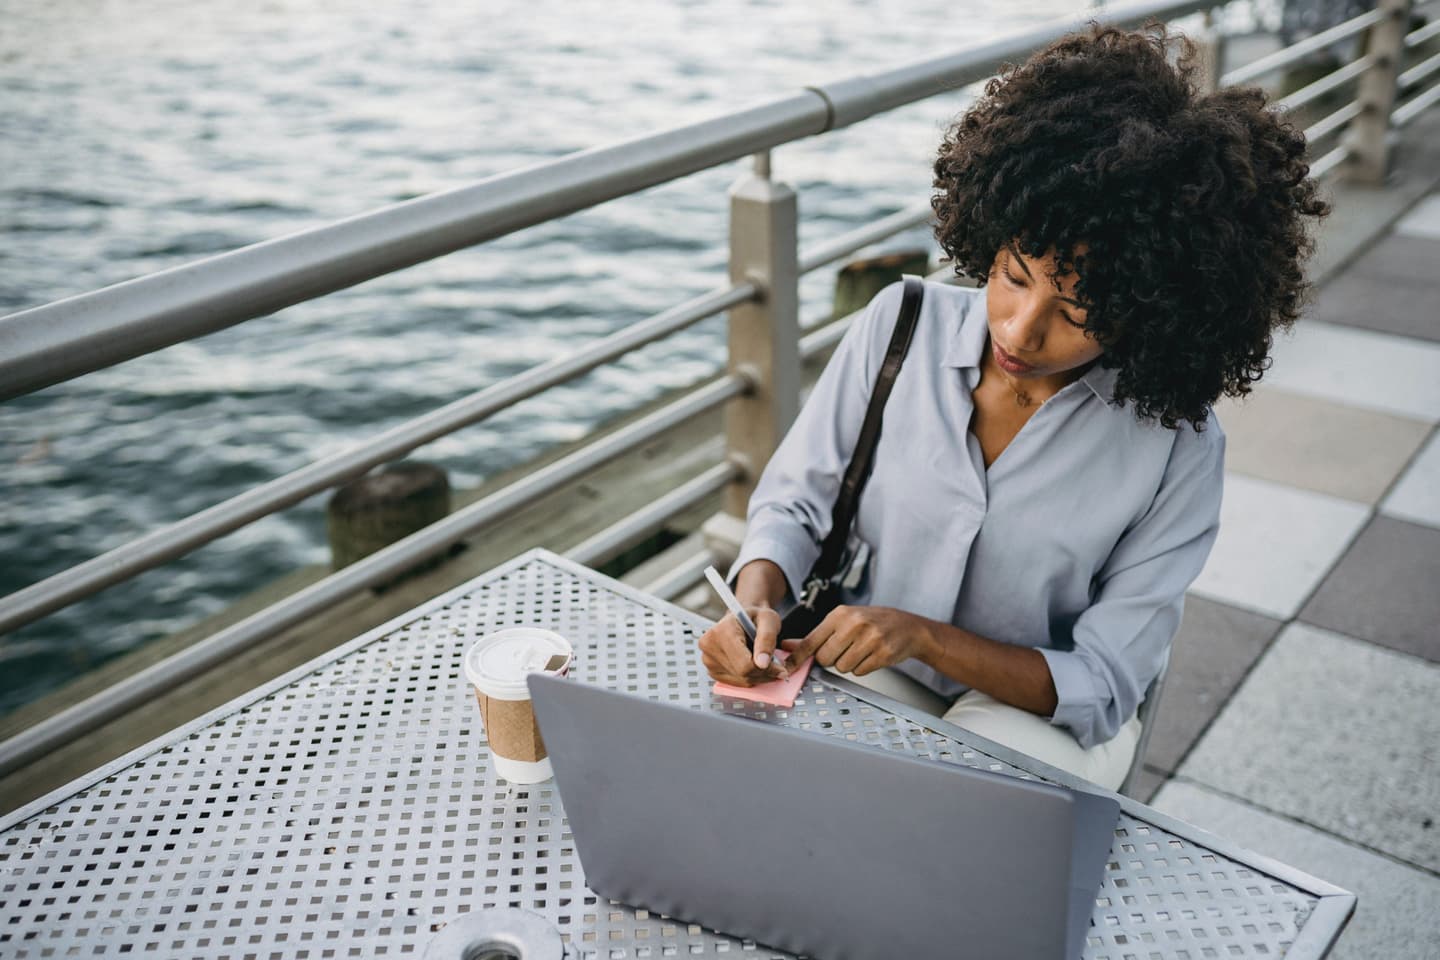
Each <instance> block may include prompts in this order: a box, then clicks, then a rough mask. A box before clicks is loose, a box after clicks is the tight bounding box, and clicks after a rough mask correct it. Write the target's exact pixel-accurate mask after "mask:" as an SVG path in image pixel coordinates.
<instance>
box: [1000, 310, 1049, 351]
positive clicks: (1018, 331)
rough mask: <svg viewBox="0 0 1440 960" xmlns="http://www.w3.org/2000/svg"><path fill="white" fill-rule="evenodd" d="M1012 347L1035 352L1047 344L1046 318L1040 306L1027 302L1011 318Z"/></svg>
mask: <svg viewBox="0 0 1440 960" xmlns="http://www.w3.org/2000/svg"><path fill="white" fill-rule="evenodd" d="M1008 326H1009V328H1010V345H1011V347H1012V348H1013V349H1016V350H1026V351H1030V352H1034V351H1036V350H1039V349H1040V348H1041V347H1042V346H1044V344H1045V317H1044V312H1043V310H1042V308H1041V307H1040V305H1038V304H1035V303H1031V302H1028V301H1027V302H1025V303H1023V304H1021V306H1020V309H1019V310H1017V311H1015V313H1014V314H1012V315H1011V317H1010V323H1009V324H1008Z"/></svg>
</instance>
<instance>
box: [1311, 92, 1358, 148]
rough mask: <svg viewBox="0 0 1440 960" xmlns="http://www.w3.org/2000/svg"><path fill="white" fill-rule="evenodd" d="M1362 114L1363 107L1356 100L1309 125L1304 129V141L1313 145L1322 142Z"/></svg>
mask: <svg viewBox="0 0 1440 960" xmlns="http://www.w3.org/2000/svg"><path fill="white" fill-rule="evenodd" d="M1364 112H1365V105H1364V104H1363V103H1361V102H1360V101H1359V100H1356V101H1355V102H1354V103H1348V104H1346V105H1345V106H1343V107H1341V108H1340V109H1339V110H1336V111H1335V112H1334V113H1331V114H1328V115H1326V116H1325V117H1324V118H1322V119H1320V120H1316V121H1315V122H1314V123H1312V124H1310V126H1308V127H1306V128H1305V140H1306V141H1307V142H1308V143H1315V142H1316V141H1318V140H1322V139H1324V138H1325V137H1328V136H1330V135H1331V134H1332V133H1334V132H1335V131H1337V130H1339V129H1340V128H1341V127H1343V126H1345V124H1347V123H1349V122H1350V121H1351V120H1354V119H1355V118H1356V117H1358V116H1360V114H1362V113H1364Z"/></svg>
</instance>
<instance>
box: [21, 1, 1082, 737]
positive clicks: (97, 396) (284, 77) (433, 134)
mask: <svg viewBox="0 0 1440 960" xmlns="http://www.w3.org/2000/svg"><path fill="white" fill-rule="evenodd" d="M1087 6H1088V4H1087V3H1084V2H1074V0H1071V2H1066V0H1019V2H1002V0H971V2H968V3H964V4H959V3H953V2H952V3H943V2H937V0H912V2H908V3H899V2H893V0H892V2H886V0H815V2H811V3H798V2H779V0H770V2H765V0H711V2H704V3H702V2H678V0H668V2H667V0H636V2H624V0H605V2H600V0H566V2H563V3H544V2H540V3H536V2H525V3H521V2H516V0H488V2H483V3H469V4H457V3H450V2H444V0H411V2H408V3H403V4H361V3H330V4H316V3H311V2H300V0H271V2H260V3H255V4H197V3H194V2H191V0H185V2H181V0H130V2H124V3H121V2H110V3H102V2H94V0H90V2H85V0H74V2H68V3H60V4H40V3H34V2H31V0H0V22H3V24H4V28H3V30H0V130H3V134H0V238H3V242H0V313H10V312H13V311H15V310H19V309H23V308H26V307H31V306H36V305H39V304H43V303H47V302H50V301H52V300H56V299H59V298H62V297H65V296H70V295H73V294H77V293H83V292H86V291H89V290H92V289H95V288H98V287H101V286H104V285H107V284H111V283H116V282H118V281H121V280H125V279H128V278H131V277H135V276H140V275H143V274H147V273H152V272H154V271H156V270H160V269H162V268H165V267H170V266H174V265H177V264H181V263H186V262H189V261H193V260H196V259H198V258H201V257H203V256H205V255H207V254H212V253H216V252H220V251H224V250H229V249H232V248H234V247H237V246H241V245H244V244H247V243H253V242H255V241H258V240H264V239H267V238H271V237H276V236H281V235H283V234H286V233H290V232H293V231H296V230H300V229H304V228H307V227H313V226H317V225H320V224H324V223H328V222H331V221H333V220H336V219H339V218H342V217H345V216H349V215H353V214H356V213H361V212H365V211H367V210H371V209H374V208H376V207H379V206H382V205H384V204H387V203H391V202H394V201H398V200H403V199H406V198H409V197H414V196H418V195H421V194H425V193H429V192H432V191H436V190H443V189H448V188H452V187H456V186H461V185H465V184H469V183H472V182H474V181H476V180H479V179H481V178H483V177H486V176H489V175H492V174H495V173H499V172H503V171H507V170H511V169H514V168H516V167H520V166H526V165H531V164H534V163H537V162H541V161H544V160H546V159H548V158H552V157H557V156H560V155H562V154H566V153H569V152H571V151H574V150H579V149H582V148H585V147H590V146H595V145H599V144H604V143H608V142H612V141H615V140H618V139H624V138H629V137H634V136H640V135H643V134H646V133H650V132H654V131H657V130H660V129H664V128H666V127H672V126H676V125H679V124H683V123H689V122H693V121H696V120H700V119H704V118H706V117H709V116H714V115H716V114H718V113H722V112H728V111H730V110H733V109H735V108H737V107H738V106H741V105H744V104H746V103H747V102H753V101H755V100H759V99H768V98H771V97H774V96H778V95H782V94H787V93H791V92H793V91H794V90H795V89H797V88H798V87H801V86H803V85H806V84H814V83H824V82H828V81H830V80H835V79H840V78H843V77H846V76H850V75H853V74H857V73H863V72H870V71H875V70H880V69H884V68H887V67H891V66H895V65H899V64H901V63H904V62H907V61H911V60H917V59H920V58H923V57H925V56H929V55H933V54H937V53H943V52H948V51H951V50H954V49H957V48H960V47H964V46H968V45H971V44H974V43H978V42H981V41H984V40H986V39H988V38H990V37H993V36H998V35H1000V34H1003V33H1007V32H1010V31H1012V30H1017V29H1021V28H1023V27H1025V26H1027V25H1029V24H1033V23H1035V22H1038V21H1041V20H1044V19H1049V18H1051V17H1054V16H1058V15H1060V14H1063V13H1068V12H1071V11H1074V10H1077V9H1084V8H1085V7H1087ZM962 105H963V100H962V95H960V94H957V95H955V96H953V97H948V98H936V99H933V100H931V101H928V102H927V103H924V104H920V105H917V106H912V107H909V108H907V109H905V110H902V111H897V112H895V113H893V114H890V115H887V116H885V117H882V118H878V119H876V120H872V121H869V122H866V123H864V124H861V125H860V126H858V127H855V128H852V129H850V130H847V131H843V132H841V133H838V134H834V135H830V136H827V137H824V138H821V139H817V140H813V141H807V142H802V143H799V144H795V145H791V146H787V147H784V148H782V149H780V150H779V151H777V152H776V155H775V158H774V164H775V174H776V176H777V177H779V178H781V179H784V180H786V181H787V182H789V183H791V184H792V185H794V186H796V187H797V188H798V189H799V190H800V197H801V200H800V202H801V217H802V224H801V235H802V240H809V241H812V242H813V241H815V240H818V239H822V238H824V237H828V236H831V235H833V234H834V233H836V232H839V231H842V230H844V229H847V228H850V227H853V226H856V225H859V224H860V223H863V222H866V221H868V220H871V219H874V218H875V217H877V216H881V215H883V214H886V213H889V212H892V211H894V210H896V209H899V208H900V207H902V206H908V205H909V204H911V203H914V202H916V201H917V200H920V199H923V198H924V197H925V196H926V195H927V194H928V189H929V163H930V158H931V153H932V151H933V150H934V147H935V145H936V143H937V142H938V139H939V134H940V131H941V129H942V128H943V126H944V125H945V123H946V122H947V121H948V120H950V119H951V118H952V117H953V116H954V115H955V114H956V113H957V112H958V110H959V109H960V108H961V107H962ZM738 173H739V167H738V165H734V164H732V165H728V166H726V167H723V168H720V169H717V170H713V171H708V172H705V173H702V174H697V175H695V176H692V177H689V178H687V179H685V180H682V181H678V182H676V183H673V184H668V185H666V186H663V187H660V188H657V189H654V190H651V191H648V192H647V193H645V194H643V195H640V196H638V197H631V198H626V199H624V200H619V201H614V202H612V203H609V204H606V205H604V206H602V207H600V208H597V209H594V210H591V211H587V212H584V213H581V214H577V215H575V216H572V217H569V218H566V219H565V220H563V221H559V222H556V223H552V224H548V225H544V226H541V227H538V228H535V229H532V230H528V231H524V232H522V233H520V234H517V235H515V236H512V237H508V238H505V239H503V240H501V241H498V242H495V243H490V244H486V245H484V246H482V247H479V248H476V249H472V250H468V251H464V252H462V253H459V254H455V255H452V256H449V257H446V258H443V259H441V260H439V261H435V262H432V263H429V264H425V265H422V266H420V267H416V268H413V269H411V270H407V271H404V272H402V273H400V274H396V275H393V276H390V277H386V278H382V279H379V280H375V281H372V282H370V283H367V284H363V285H361V286H359V287H355V288H353V289H350V290H347V291H344V292H341V293H339V294H335V295H332V296H330V297H326V298H323V299H321V300H318V301H314V302H311V303H307V304H302V305H300V306H297V307H293V308H291V309H288V310H285V311H283V312H281V313H279V314H276V315H274V316H271V317H266V318H263V319H259V320H252V321H250V322H249V323H246V324H243V325H241V326H239V327H236V328H233V329H230V330H227V331H224V332H222V333H218V334H215V335H213V336H210V337H206V338H204V339H202V340H198V341H194V342H191V343H186V344H182V345H179V346H175V347H171V348H169V349H167V350H163V351H161V352H159V353H157V354H153V355H151V356H148V357H144V358H141V359H138V360H134V361H131V362H129V363H125V364H122V365H120V366H118V367H115V368H112V369H110V370H105V371H101V372H99V373H95V374H91V375H89V376H86V377H82V378H80V379H78V380H75V381H73V382H71V383H68V384H64V385H61V386H58V387H54V388H51V389H49V390H45V391H42V392H40V393H37V394H34V395H31V396H28V397H24V398H21V399H19V400H14V401H10V402H8V403H6V404H4V405H3V406H0V558H3V559H0V594H3V593H9V592H11V591H13V590H15V589H18V588H20V587H22V586H25V585H27V584H29V583H32V582H34V581H36V580H38V579H40V578H42V577H45V576H47V575H49V574H52V573H55V572H57V571H60V570H63V569H65V568H66V567H69V566H71V565H73V564H75V563H77V562H79V561H81V560H84V559H87V558H88V557H91V556H93V555H94V554H96V553H98V552H100V551H103V550H106V549H109V548H111V547H115V546H118V545H120V544H122V543H125V542H126V541H128V540H131V539H133V538H134V537H136V536H138V535H140V534H142V533H144V532H146V531H149V530H151V529H154V528H155V527H156V526H158V525H160V524H164V523H167V522H170V521H173V520H177V519H180V518H182V517H184V516H186V515H188V514H190V513H192V512H194V511H196V510H199V509H201V508H203V507H206V506H208V505H210V504H213V503H215V502H217V501H219V500H222V499H224V498H226V497H228V496H231V495H233V494H235V493H237V492H240V491H242V490H244V489H246V488H248V487H251V486H253V485H255V484H257V483H260V482H262V481H264V480H267V479H270V478H272V477H275V476H278V475H280V474H282V473H284V472H286V471H289V470H293V469H295V468H297V467H300V466H303V465H304V464H306V463H308V462H310V461H311V460H313V459H315V458H317V457H319V456H323V455H325V454H327V453H331V452H333V451H335V450H338V449H340V448H342V447H345V446H347V445H349V444H352V443H354V442H356V441H358V440H359V439H361V438H363V437H366V436H369V435H371V434H374V433H376V432H378V431H379V430H382V429H384V428H386V427H388V426H391V425H394V424H396V423H398V422H400V421H402V420H404V419H407V418H410V417H413V416H415V415H417V414H420V413H423V412H425V411H428V410H431V409H433V408H435V407H437V406H440V405H441V404H444V403H447V402H449V401H451V400H454V399H456V398H458V397H461V396H464V395H466V394H468V393H471V392H473V391H475V390H477V389H481V388H483V387H485V386H487V385H489V384H492V383H494V382H495V381H497V380H499V379H500V378H503V377H505V376H508V375H511V374H514V373H516V372H518V371H520V370H523V369H525V368H526V367H529V366H532V365H534V364H536V363H540V362H542V361H544V360H546V359H549V358H551V357H553V356H555V355H556V354H558V353H560V352H562V351H566V350H569V349H573V348H574V347H575V346H576V345H577V344H578V343H580V342H581V341H583V340H585V339H589V338H593V337H598V336H601V335H603V334H605V333H608V332H610V331H612V330H615V329H617V328H619V327H621V326H624V325H626V324H628V323H632V322H634V321H636V320H639V319H641V318H643V317H645V316H647V315H649V314H651V313H653V312H656V311H658V310H661V309H664V308H665V307H667V306H671V305H673V304H674V303H676V302H678V301H680V300H682V299H684V298H685V297H688V296H691V295H693V294H696V293H699V292H702V291H704V290H708V289H711V288H713V287H714V286H716V285H718V284H719V283H721V282H722V281H723V278H724V273H725V249H726V236H725V229H726V201H725V191H726V188H727V186H728V185H729V183H731V182H732V181H733V180H734V179H735V177H736V176H737V175H738ZM908 239H910V240H913V241H916V242H926V241H925V238H924V235H923V233H916V234H914V235H912V236H911V237H909V238H908ZM804 293H805V296H806V302H807V312H806V315H807V316H816V315H819V314H820V313H823V311H824V308H825V301H826V299H827V298H828V294H829V280H828V279H827V277H826V276H814V277H812V278H810V279H809V280H808V281H807V283H806V286H805V290H804ZM720 323H721V322H720V321H719V320H712V321H709V322H707V323H706V324H704V325H702V326H700V327H697V328H695V329H694V330H692V331H690V332H689V333H687V334H685V335H681V336H677V337H674V338H672V339H670V340H668V341H666V342H665V343H662V344H658V345H655V346H652V347H650V348H647V349H646V350H644V351H641V352H639V353H637V354H634V355H632V356H630V357H629V358H627V359H626V360H625V361H624V362H622V363H619V364H616V365H614V366H611V367H608V368H605V369H603V370H600V371H597V372H596V373H594V374H592V375H590V376H589V377H586V378H585V379H584V380H581V381H579V382H577V383H576V384H574V385H573V387H571V388H567V389H564V390H559V391H553V392H551V393H549V394H547V395H545V396H543V397H539V398H536V399H534V400H532V401H530V402H527V403H525V404H523V405H521V406H519V407H517V408H515V409H514V410H512V411H510V412H508V413H507V414H505V415H502V416H499V417H496V418H494V419H492V420H490V421H487V422H486V423H483V424H480V425H477V426H475V427H472V428H470V429H468V430H465V431H462V432H461V433H459V434H456V435H454V436H452V437H450V438H447V439H445V440H443V441H440V442H437V443H435V444H432V445H431V446H429V447H426V448H424V449H423V450H422V451H421V455H422V456H424V457H425V458H427V459H433V460H438V461H440V462H443V463H444V464H445V465H446V466H447V467H448V468H449V469H450V471H451V477H452V480H453V482H455V483H456V484H458V485H461V486H468V485H473V484H475V483H476V482H478V481H479V480H481V479H483V478H484V477H485V476H487V475H489V474H492V473H494V472H496V471H498V470H500V469H503V468H505V467H508V466H511V465H513V464H515V463H517V462H519V461H521V460H523V459H526V458H529V457H531V456H533V455H535V454H536V453H537V452H539V451H541V450H543V449H544V448H546V447H547V446H549V445H552V444H555V443H558V442H563V441H566V440H570V439H573V438H575V437H577V436H580V435H582V434H583V433H585V432H586V431H587V430H588V429H590V428H591V427H593V426H594V425H596V424H597V423H601V422H603V421H605V420H606V419H608V418H610V417H612V416H613V415H615V414H617V413H619V412H621V411H624V410H627V409H630V408H633V407H635V406H636V405H638V404H640V403H642V402H644V401H645V400H647V399H650V398H651V397H653V396H655V395H656V394H657V393H658V392H660V391H661V390H663V389H666V388H669V387H674V386H678V385H682V384H687V383H690V382H693V381H695V380H697V379H699V378H701V377H703V376H705V375H706V374H708V373H709V372H711V371H713V370H714V369H715V368H716V367H717V366H718V365H719V364H720V363H721V360H722V357H723V330H722V327H721V325H720ZM323 527H324V518H323V498H321V497H316V498H313V499H312V500H311V501H308V502H307V503H305V504H302V505H300V506H298V507H296V508H294V509H292V510H290V511H287V512H286V513H284V514H282V515H280V516H277V517H272V518H270V519H268V520H266V521H263V522H261V523H257V524H255V525H253V526H251V527H249V528H247V529H245V530H243V531H241V532H238V533H236V534H233V535H231V536H230V537H227V538H225V539H224V540H222V541H220V542H218V543H216V544H213V545H211V546H209V547H206V548H204V549H202V550H200V551H198V552H197V553H194V554H192V555H191V556H189V557H187V558H185V559H184V560H182V561H179V562H176V563H174V564H171V565H169V566H168V567H165V568H164V569H162V570H159V571H152V572H151V573H148V574H146V575H144V576H142V577H139V578H137V579H136V580H134V581H131V582H130V583H128V584H125V585H122V586H120V587H116V588H112V589H111V590H109V591H107V592H105V593H104V594H102V595H100V596H98V597H96V598H94V599H92V600H90V601H86V602H85V603H82V604H79V605H77V606H74V607H71V608H69V609H68V610H65V611H63V612H61V613H59V614H56V615H54V616H52V617H50V618H48V619H47V620H45V621H42V622H41V623H38V624H35V625H32V626H30V627H27V628H25V629H23V630H20V631H17V632H16V633H14V634H12V635H10V636H8V637H6V638H4V639H3V640H0V666H3V667H4V668H5V669H3V670H0V712H3V711H5V710H9V709H13V708H14V707H15V706H17V705H19V704H21V703H23V702H25V701H27V700H29V699H33V698H34V697H36V696H39V695H41V694H43V693H44V692H46V691H48V690H50V689H53V688H54V687H55V686H57V685H58V684H59V683H61V682H63V681H64V680H65V679H66V678H68V677H70V676H72V675H73V674H74V673H76V672H77V671H81V670H84V669H87V668H89V667H93V666H95V665H97V664H98V663H100V662H102V661H103V660H105V659H107V658H109V657H112V656H115V655H117V654H120V653H123V652H125V651H127V650H131V649H133V648H135V647H136V646H138V645H140V644H142V643H144V642H145V641H147V640H150V639H153V638H155V637H158V636H161V635H164V634H166V633H168V632H171V631H173V630H175V629H178V628H180V627H183V626H185V625H187V624H189V623H192V622H194V621H195V620H196V619H198V618H199V617H201V616H203V615H205V614H208V613H212V612H214V611H215V610H218V609H220V608H222V607H223V606H224V605H225V604H226V603H227V602H228V601H230V600H231V599H233V598H235V597H237V596H239V595H241V594H243V593H245V592H247V591H248V590H250V589H253V588H254V587H255V586H258V585H260V584H262V583H265V582H267V581H269V580H271V579H273V578H275V577H277V576H279V575H282V574H284V573H286V572H288V571H289V570H292V569H294V568H295V567H296V566H298V565H301V564H306V563H315V562H322V561H324V560H325V558H326V555H327V554H326V548H325V546H324V529H323Z"/></svg>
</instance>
